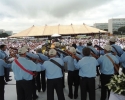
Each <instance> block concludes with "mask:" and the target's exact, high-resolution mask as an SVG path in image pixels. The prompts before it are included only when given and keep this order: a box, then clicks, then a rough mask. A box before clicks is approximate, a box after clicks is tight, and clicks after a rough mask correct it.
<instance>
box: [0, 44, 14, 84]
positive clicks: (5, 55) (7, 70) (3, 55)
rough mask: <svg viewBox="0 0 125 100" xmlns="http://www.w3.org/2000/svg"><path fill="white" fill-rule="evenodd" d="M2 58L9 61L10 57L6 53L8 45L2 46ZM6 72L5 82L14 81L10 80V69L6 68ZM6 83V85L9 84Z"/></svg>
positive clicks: (0, 53)
mask: <svg viewBox="0 0 125 100" xmlns="http://www.w3.org/2000/svg"><path fill="white" fill-rule="evenodd" d="M0 49H1V50H0V56H1V57H3V58H4V59H5V61H8V58H9V56H8V55H7V54H6V53H5V51H6V49H7V46H6V45H4V44H3V45H1V46H0ZM4 72H5V81H6V82H8V81H11V80H12V79H9V73H10V68H4ZM6 82H5V84H7V83H6Z"/></svg>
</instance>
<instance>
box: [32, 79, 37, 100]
mask: <svg viewBox="0 0 125 100" xmlns="http://www.w3.org/2000/svg"><path fill="white" fill-rule="evenodd" d="M32 89H33V92H32V93H33V94H32V97H33V99H34V98H36V96H37V94H36V80H35V78H33V80H32Z"/></svg>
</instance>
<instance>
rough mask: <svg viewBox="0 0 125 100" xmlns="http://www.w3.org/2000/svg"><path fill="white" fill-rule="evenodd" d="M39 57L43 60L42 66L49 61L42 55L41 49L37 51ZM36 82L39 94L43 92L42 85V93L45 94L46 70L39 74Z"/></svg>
mask: <svg viewBox="0 0 125 100" xmlns="http://www.w3.org/2000/svg"><path fill="white" fill-rule="evenodd" d="M36 53H37V55H38V56H39V59H40V60H42V61H43V62H41V64H43V63H44V61H47V60H48V59H49V58H48V57H47V56H45V55H44V54H42V51H41V49H40V48H39V49H37V50H36ZM36 82H37V89H38V92H40V91H41V85H42V91H43V92H45V90H46V78H45V70H44V71H40V72H38V75H37V77H36Z"/></svg>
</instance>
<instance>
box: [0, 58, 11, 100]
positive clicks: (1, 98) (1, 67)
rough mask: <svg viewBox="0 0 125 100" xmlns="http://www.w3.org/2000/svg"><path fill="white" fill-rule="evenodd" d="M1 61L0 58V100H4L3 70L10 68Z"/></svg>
mask: <svg viewBox="0 0 125 100" xmlns="http://www.w3.org/2000/svg"><path fill="white" fill-rule="evenodd" d="M3 59H4V58H3V57H2V58H1V57H0V100H4V85H5V84H4V82H5V81H4V68H10V67H11V64H7V63H6V62H5V61H4V60H3Z"/></svg>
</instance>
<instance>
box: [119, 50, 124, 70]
mask: <svg viewBox="0 0 125 100" xmlns="http://www.w3.org/2000/svg"><path fill="white" fill-rule="evenodd" d="M119 62H120V63H121V64H122V67H123V68H125V52H124V53H123V54H122V55H121V57H120V58H119Z"/></svg>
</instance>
